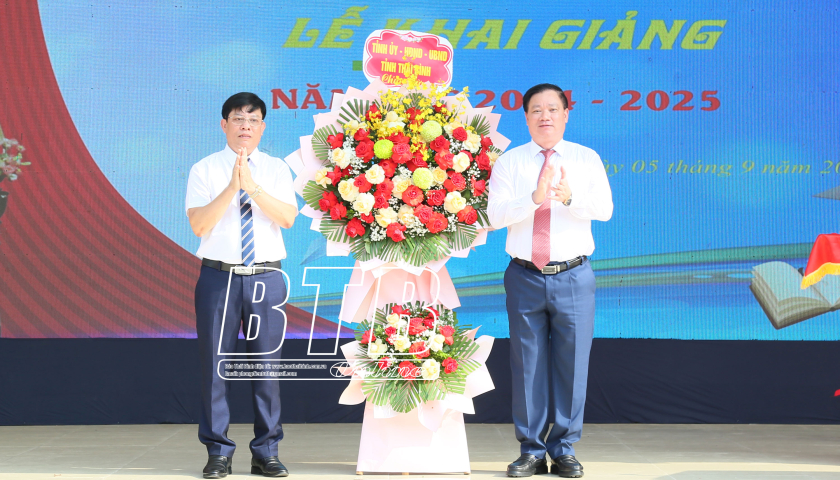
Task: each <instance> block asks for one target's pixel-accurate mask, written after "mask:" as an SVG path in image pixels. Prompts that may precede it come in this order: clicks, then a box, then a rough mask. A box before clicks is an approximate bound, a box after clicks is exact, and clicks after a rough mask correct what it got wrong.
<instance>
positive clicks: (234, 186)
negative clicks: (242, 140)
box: [228, 149, 244, 198]
mask: <svg viewBox="0 0 840 480" xmlns="http://www.w3.org/2000/svg"><path fill="white" fill-rule="evenodd" d="M242 150H244V149H239V154H238V155H237V156H236V161H235V162H233V173H232V174H231V176H230V183H229V184H228V188H229V189H230V190H231V191H233V192H235V193H236V195H237V198H239V190H240V189H241V188H242V187H241V186H240V185H241V183H240V181H239V178H240V174H239V171H240V169H241V167H240V166H239V165H240V162H239V157H240V156H242Z"/></svg>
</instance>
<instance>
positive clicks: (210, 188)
mask: <svg viewBox="0 0 840 480" xmlns="http://www.w3.org/2000/svg"><path fill="white" fill-rule="evenodd" d="M265 114H266V107H265V102H263V101H262V100H261V99H260V98H259V97H258V96H256V95H254V94H253V93H246V92H243V93H237V94H236V95H233V96H232V97H230V98H229V99H228V100H227V101H226V102H225V103H224V105H223V106H222V121H221V126H222V131H224V133H225V136H226V137H227V145H226V146H225V148H224V150H222V151H220V152H216V153H214V154H212V155H210V156H208V157H206V158H204V159H202V160H201V161H200V162H198V163H196V164H195V165H193V167H192V169H191V170H190V177H189V180H188V182H187V200H186V209H187V216H188V217H189V221H190V226H191V227H192V230H193V232H194V233H195V234H196V235H197V236H199V237H201V245H200V246H199V248H198V253H197V255H198V256H199V257H201V258H202V267H201V275H200V276H199V279H198V284H197V285H196V287H195V316H196V332H197V333H198V344H199V351H200V354H201V398H202V415H201V419H200V422H199V427H198V437H199V440H201V443H203V444H204V445H206V446H207V453H208V455H209V458H208V461H207V465H206V466H205V468H204V478H224V477H226V476H227V475H228V474H229V473H231V471H232V469H231V463H232V457H233V452H234V449H235V448H236V444H235V443H234V442H233V441H232V440H231V439H230V438H228V436H227V432H228V426H229V423H230V408H229V405H228V400H227V391H228V384H227V381H226V380H225V379H223V378H221V377H220V376H219V374H217V368H219V362H220V361H221V360H223V359H225V358H231V357H230V356H229V355H228V356H226V355H224V354H225V353H231V352H235V351H236V340H237V337H238V334H239V330H240V326H241V327H242V330H243V331H244V332H246V336H247V340H246V342H245V350H246V352H247V353H246V355H251V356H249V357H248V358H249V359H254V360H267V359H278V358H280V348H279V347H280V345H281V343H282V340H283V332H284V329H285V315H284V314H283V313H282V312H280V311H279V310H278V309H283V308H284V307H278V305H281V304H283V303H284V302H285V299H286V289H287V285H286V282H285V281H284V278H283V273H282V272H281V271H280V266H281V262H280V260H282V259H284V258H286V248H285V245H284V244H283V236H282V234H281V233H280V228H291V226H292V224H293V223H294V219H295V216H296V215H297V213H298V212H297V201H296V200H295V193H294V187H293V184H292V175H291V172H290V171H289V167H288V166H287V165H286V164H285V163H284V162H283V161H282V160H280V159H279V158H274V157H270V156H268V155H266V154H265V153H262V152H260V151H259V149H258V148H257V146H258V145H259V143H260V139H261V138H262V134H263V132H264V131H265V127H266V125H265V122H264V121H263V119H264V118H265ZM272 307H276V308H272ZM245 319H247V320H248V321H247V322H246V321H245ZM251 385H252V389H253V392H252V393H253V402H254V413H255V416H256V419H255V421H254V439H253V440H252V441H251V444H250V450H251V454H252V459H251V473H256V474H261V475H264V476H267V477H285V476H287V475H288V474H289V472H288V470H287V469H286V467H284V466H283V464H282V463H280V460H279V459H278V444H279V443H280V440H281V439H282V438H283V427H282V425H281V423H280V382H279V380H263V379H260V380H253V381H252V382H251Z"/></svg>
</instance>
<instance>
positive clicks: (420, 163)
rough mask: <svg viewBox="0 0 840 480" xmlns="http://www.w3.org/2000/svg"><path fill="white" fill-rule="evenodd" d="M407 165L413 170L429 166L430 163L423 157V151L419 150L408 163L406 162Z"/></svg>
mask: <svg viewBox="0 0 840 480" xmlns="http://www.w3.org/2000/svg"><path fill="white" fill-rule="evenodd" d="M405 166H406V167H408V169H409V170H411V171H412V172H413V171H415V170H417V169H418V168H427V167H428V166H429V164H428V163H426V160H424V159H423V152H421V151H420V150H417V151H416V152H414V156H413V157H411V159H409V161H408V163H406V164H405Z"/></svg>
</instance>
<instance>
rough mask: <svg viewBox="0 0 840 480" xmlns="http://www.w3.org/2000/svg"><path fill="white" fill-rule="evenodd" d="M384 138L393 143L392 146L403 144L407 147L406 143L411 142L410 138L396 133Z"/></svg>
mask: <svg viewBox="0 0 840 480" xmlns="http://www.w3.org/2000/svg"><path fill="white" fill-rule="evenodd" d="M385 138H387V139H388V140H390V141H392V142H394V145H398V144H403V143H404V144H406V145H408V142H410V141H411V139H410V138H408V136H406V135H403V133H402V132H397V133H394V134H392V135H391V136H389V137H385Z"/></svg>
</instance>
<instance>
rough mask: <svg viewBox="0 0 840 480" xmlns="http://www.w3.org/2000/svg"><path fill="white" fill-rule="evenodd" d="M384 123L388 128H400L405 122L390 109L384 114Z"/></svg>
mask: <svg viewBox="0 0 840 480" xmlns="http://www.w3.org/2000/svg"><path fill="white" fill-rule="evenodd" d="M384 121H385V123H386V126H387V127H388V128H397V127H399V128H402V127H404V126H405V122H403V121H402V119H401V118H400V116H399V115H398V114H397V112H395V111H393V110H392V111H390V112H388V113H387V114H386V115H385V120H384Z"/></svg>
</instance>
